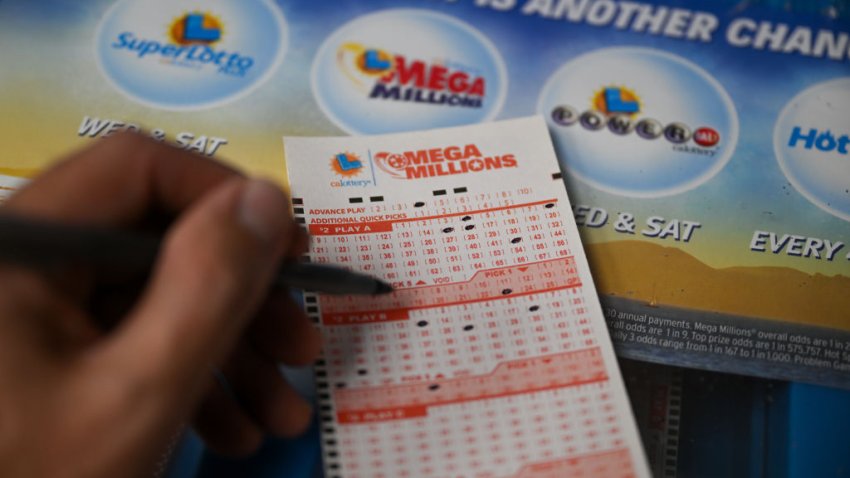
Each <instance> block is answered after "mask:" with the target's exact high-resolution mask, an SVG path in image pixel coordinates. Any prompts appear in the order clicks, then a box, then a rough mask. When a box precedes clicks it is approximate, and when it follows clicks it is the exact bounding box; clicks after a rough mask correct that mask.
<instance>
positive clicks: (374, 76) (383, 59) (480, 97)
mask: <svg viewBox="0 0 850 478" xmlns="http://www.w3.org/2000/svg"><path fill="white" fill-rule="evenodd" d="M312 83H313V93H314V95H315V97H316V100H317V101H318V103H319V105H320V107H321V108H322V110H323V111H324V112H325V114H327V116H328V117H329V118H330V119H331V120H332V121H333V122H334V123H336V124H337V125H338V126H339V127H340V128H342V129H344V130H345V131H347V132H349V133H352V134H377V133H389V132H399V131H410V130H415V129H422V128H435V127H446V126H457V125H462V124H470V123H476V122H480V121H486V120H489V119H491V118H493V117H494V116H495V115H496V113H497V112H498V110H499V108H501V105H502V102H503V101H504V95H505V91H506V86H507V79H506V73H505V68H504V64H503V62H502V60H501V58H500V56H499V54H498V53H497V51H496V49H495V48H494V47H493V46H492V44H491V43H490V42H489V41H488V40H487V39H486V38H484V36H483V35H481V34H480V33H479V32H478V31H476V30H474V29H473V28H472V27H470V26H469V25H467V24H465V23H463V22H461V21H459V20H457V19H455V18H452V17H449V16H446V15H442V14H438V13H435V12H431V11H425V10H407V9H399V10H386V11H382V12H379V13H375V14H371V15H366V16H363V17H360V18H357V19H354V20H352V21H351V22H349V23H348V24H346V25H344V26H343V27H342V28H340V29H339V30H337V31H336V32H335V33H334V34H333V35H331V36H330V37H329V38H328V39H327V40H326V41H325V43H324V44H323V45H322V47H321V48H320V50H319V53H318V55H317V56H316V59H315V61H314V63H313V70H312Z"/></svg>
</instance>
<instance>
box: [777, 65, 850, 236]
mask: <svg viewBox="0 0 850 478" xmlns="http://www.w3.org/2000/svg"><path fill="white" fill-rule="evenodd" d="M773 148H774V151H775V153H776V160H777V161H778V162H779V166H780V168H781V169H782V172H783V173H785V176H786V177H787V178H788V181H789V182H790V183H791V184H792V185H793V186H794V187H795V188H796V189H797V191H799V192H800V194H802V195H803V196H805V197H806V199H808V200H809V201H811V202H812V203H814V204H815V205H816V206H818V207H819V208H821V209H823V210H824V211H826V212H828V213H830V214H832V215H834V216H836V217H840V218H841V219H844V220H845V221H850V78H839V79H836V80H831V81H827V82H824V83H819V84H817V85H814V86H812V87H810V88H808V89H806V90H805V91H803V92H802V93H800V94H798V95H797V96H795V97H794V98H793V99H792V100H791V101H789V102H788V104H787V105H786V106H785V108H784V109H783V110H782V112H781V113H780V114H779V119H778V120H777V121H776V126H775V128H774V131H773Z"/></svg>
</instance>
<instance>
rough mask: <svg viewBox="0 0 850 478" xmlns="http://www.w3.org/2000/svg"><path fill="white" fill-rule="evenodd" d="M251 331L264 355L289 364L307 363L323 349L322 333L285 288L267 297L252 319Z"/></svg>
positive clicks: (256, 344)
mask: <svg viewBox="0 0 850 478" xmlns="http://www.w3.org/2000/svg"><path fill="white" fill-rule="evenodd" d="M249 334H250V338H251V341H252V343H253V345H254V346H255V347H256V348H257V349H258V350H259V351H260V352H261V353H262V354H263V355H265V356H267V357H269V358H272V359H275V360H279V361H281V362H283V363H285V364H287V365H293V366H299V365H308V364H310V363H312V362H313V361H314V360H315V359H316V358H317V357H318V356H319V352H320V350H321V348H322V336H321V334H320V333H319V331H318V330H317V329H316V327H314V326H313V324H312V323H311V322H310V319H308V318H307V316H306V315H305V314H304V311H303V310H302V309H301V307H299V306H298V304H296V303H295V301H294V300H293V299H292V297H290V296H289V293H288V292H284V291H281V292H278V293H275V294H272V295H270V296H269V297H268V298H267V299H266V301H265V303H264V304H263V306H262V308H261V309H260V311H259V313H258V314H257V316H256V317H255V318H254V320H253V322H251V326H250V329H249Z"/></svg>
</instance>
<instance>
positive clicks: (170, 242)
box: [99, 179, 295, 405]
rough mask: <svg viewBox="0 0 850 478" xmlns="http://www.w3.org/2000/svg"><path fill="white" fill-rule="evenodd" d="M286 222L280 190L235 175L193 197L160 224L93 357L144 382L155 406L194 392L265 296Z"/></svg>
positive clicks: (285, 206)
mask: <svg viewBox="0 0 850 478" xmlns="http://www.w3.org/2000/svg"><path fill="white" fill-rule="evenodd" d="M294 227H295V226H294V224H293V223H292V220H291V217H290V216H289V213H288V202H287V200H286V197H285V195H284V194H283V193H282V191H280V189H278V188H277V187H276V186H274V185H272V184H271V183H269V182H266V181H258V180H253V181H244V180H241V179H237V180H234V181H231V182H228V183H227V184H225V185H223V186H221V187H220V188H217V189H216V190H215V191H213V193H211V194H210V195H208V196H207V197H204V198H202V199H201V200H200V201H199V202H198V203H197V204H196V205H195V206H194V207H193V208H191V209H190V210H189V211H188V212H187V213H186V214H184V215H183V216H181V219H180V220H179V221H178V222H177V223H176V224H175V225H174V227H173V228H172V229H171V230H170V232H169V234H168V236H167V237H166V240H165V243H164V245H163V250H162V252H161V253H160V257H159V259H158V261H157V264H156V265H155V267H154V271H153V274H152V278H151V281H150V282H149V285H148V287H147V289H146V290H145V292H144V293H143V295H142V297H141V299H140V301H139V303H138V304H137V306H136V307H135V308H134V309H133V311H132V312H131V313H130V314H129V316H128V317H127V319H126V320H125V321H124V322H123V323H122V324H121V326H120V327H119V328H118V329H117V331H116V333H115V336H114V338H113V339H112V340H110V341H107V342H105V344H104V346H103V350H102V351H101V352H99V353H102V354H104V355H105V356H106V357H101V358H102V359H103V360H107V361H111V362H112V363H115V364H116V367H118V368H117V370H119V371H120V373H121V374H122V375H126V376H129V379H130V380H136V381H140V382H142V383H144V382H150V381H153V382H154V383H155V384H156V385H157V386H158V388H160V389H161V393H160V397H159V398H158V400H160V402H161V403H163V404H169V403H174V404H175V405H176V404H179V403H184V404H187V405H188V404H191V403H192V401H193V400H197V399H198V398H199V396H200V388H199V387H200V386H201V385H202V384H203V380H204V379H205V378H206V374H207V371H208V370H209V367H211V366H214V365H215V364H217V363H219V362H220V361H222V360H223V359H224V357H225V356H226V355H227V354H228V353H229V351H230V349H231V348H232V346H233V344H234V343H235V341H236V339H237V337H238V336H239V334H240V333H241V331H242V329H243V327H244V326H245V325H246V323H247V321H248V319H249V318H250V317H252V316H253V315H254V313H255V312H256V309H257V307H258V306H259V303H260V300H261V299H262V298H263V296H265V294H266V292H267V289H268V286H269V283H270V281H271V277H272V273H273V271H274V270H275V269H276V268H277V265H278V262H279V259H280V256H281V254H282V253H283V249H285V248H286V247H288V237H289V236H290V235H291V231H292V229H293V228H294ZM140 356H142V357H145V360H144V361H139V360H138V357H140Z"/></svg>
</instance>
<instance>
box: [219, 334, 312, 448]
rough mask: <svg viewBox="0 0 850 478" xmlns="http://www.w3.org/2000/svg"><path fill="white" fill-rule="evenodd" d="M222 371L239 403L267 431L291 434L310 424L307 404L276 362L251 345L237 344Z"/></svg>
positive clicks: (277, 433) (281, 434)
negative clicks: (261, 354) (253, 348)
mask: <svg viewBox="0 0 850 478" xmlns="http://www.w3.org/2000/svg"><path fill="white" fill-rule="evenodd" d="M224 374H225V376H226V377H227V380H228V382H229V383H230V385H231V386H232V388H233V392H234V394H235V395H236V396H237V397H238V399H239V403H240V404H241V405H242V406H244V407H245V408H246V410H247V411H248V414H249V415H250V416H251V417H253V418H254V419H255V421H256V422H257V423H259V424H260V425H261V426H262V427H263V428H264V429H265V430H266V431H268V432H270V433H273V434H275V435H279V436H284V437H291V436H295V435H298V434H300V433H301V432H303V431H304V430H306V429H307V427H308V426H309V425H310V418H311V412H312V409H311V407H310V404H309V403H307V401H306V400H304V399H303V398H302V397H301V396H300V395H298V393H297V392H296V391H295V390H294V389H293V388H292V387H291V386H290V385H289V384H288V383H287V382H286V381H285V380H284V379H283V376H282V375H281V373H280V370H279V369H278V367H277V365H276V364H275V363H273V362H271V361H269V360H267V359H265V358H264V357H262V356H260V355H259V354H257V353H256V352H255V351H254V350H252V349H251V347H249V346H247V345H244V344H243V345H242V346H240V347H238V348H237V350H236V352H235V353H234V354H233V356H232V358H231V360H229V361H228V363H227V365H226V366H225V367H224Z"/></svg>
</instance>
